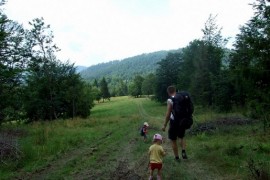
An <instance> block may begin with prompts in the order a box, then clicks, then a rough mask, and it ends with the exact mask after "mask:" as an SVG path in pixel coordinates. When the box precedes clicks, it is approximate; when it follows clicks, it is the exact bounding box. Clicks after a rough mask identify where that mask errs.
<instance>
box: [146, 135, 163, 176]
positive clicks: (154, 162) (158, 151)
mask: <svg viewBox="0 0 270 180" xmlns="http://www.w3.org/2000/svg"><path fill="white" fill-rule="evenodd" d="M153 143H154V144H153V145H151V146H150V148H149V156H150V177H149V180H152V179H153V174H154V170H155V169H157V170H158V175H157V180H161V169H162V158H163V156H165V151H164V149H163V147H162V146H161V144H162V136H161V135H160V134H155V135H154V137H153Z"/></svg>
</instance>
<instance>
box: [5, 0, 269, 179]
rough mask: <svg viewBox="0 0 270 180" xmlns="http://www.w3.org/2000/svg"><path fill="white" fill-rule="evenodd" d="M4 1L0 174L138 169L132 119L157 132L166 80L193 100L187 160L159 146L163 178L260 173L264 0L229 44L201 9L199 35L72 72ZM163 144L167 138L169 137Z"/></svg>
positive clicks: (264, 117)
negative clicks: (175, 157) (176, 46)
mask: <svg viewBox="0 0 270 180" xmlns="http://www.w3.org/2000/svg"><path fill="white" fill-rule="evenodd" d="M5 3H7V2H6V1H5V0H0V175H1V176H0V177H1V178H3V179H63V177H66V178H69V179H73V178H74V179H83V178H84V179H86V178H87V179H99V178H105V179H110V178H111V177H113V178H112V179H121V178H122V179H129V178H134V177H135V179H138V180H139V179H143V178H144V177H146V176H148V174H147V173H148V172H146V170H145V167H146V166H147V168H148V164H147V163H148V161H146V159H148V158H147V156H146V153H145V152H146V151H145V149H147V148H149V147H148V145H150V142H151V140H149V141H148V142H147V143H145V142H142V141H140V139H139V137H138V132H137V131H138V127H139V126H140V125H141V124H142V123H143V122H144V121H148V122H149V124H151V128H150V129H149V131H150V134H151V135H152V134H153V133H154V132H160V130H161V126H162V124H163V120H164V112H165V110H166V106H165V102H166V100H167V98H168V95H167V92H166V89H167V87H168V86H170V85H174V86H176V88H177V90H179V91H188V92H189V93H190V94H191V98H192V100H193V102H194V105H195V112H194V125H193V127H192V129H190V130H189V131H188V136H187V139H188V142H189V143H190V146H189V147H188V150H189V153H190V157H191V160H190V161H186V162H181V163H180V165H179V166H178V165H175V164H174V163H175V162H174V161H173V158H171V157H172V156H173V155H172V151H171V150H169V151H168V152H169V153H168V157H165V160H164V163H165V164H166V166H165V168H164V171H165V172H166V174H164V177H165V179H166V178H167V179H173V178H176V179H179V178H184V179H201V178H202V179H217V177H218V178H223V179H247V178H250V177H252V178H254V179H263V178H266V179H267V178H268V179H269V176H270V173H269V168H270V166H269V158H267V157H269V153H270V145H269V129H270V111H269V109H270V59H269V58H270V2H269V0H256V1H255V2H254V3H253V4H252V5H251V6H252V7H253V10H254V14H253V16H252V17H251V18H250V20H249V21H247V22H246V23H245V24H243V25H241V27H240V29H239V30H240V31H239V34H237V35H236V37H234V39H235V41H234V44H233V46H232V47H231V48H227V46H226V45H227V43H228V38H227V37H223V36H222V27H220V26H219V25H218V24H217V20H218V16H217V15H212V14H210V16H209V18H208V19H207V20H206V22H205V24H204V27H202V36H201V38H198V39H194V40H192V41H191V42H189V44H187V45H186V46H185V47H181V48H180V47H179V49H177V50H171V51H165V50H161V51H158V52H153V53H145V54H142V55H138V56H135V57H129V58H126V59H123V60H121V61H120V60H115V61H111V62H109V63H101V64H98V65H95V66H92V67H89V68H88V69H85V70H83V71H81V72H78V69H77V67H76V66H75V65H74V64H73V63H70V62H69V61H66V60H63V59H59V58H58V57H57V56H56V54H57V52H59V51H60V48H59V47H58V46H57V45H56V44H55V43H54V35H53V31H52V30H51V27H50V25H48V24H46V23H45V20H44V19H43V18H35V19H33V20H32V21H30V22H29V26H28V27H29V28H24V27H23V26H22V25H21V24H19V23H18V22H16V21H13V20H11V19H9V18H8V17H7V15H6V14H5V12H4V8H3V7H4V5H5ZM163 111H164V112H163ZM139 128H140V127H139ZM161 133H163V132H161ZM163 136H164V137H165V135H163ZM164 139H165V140H166V138H164ZM228 139H229V140H228ZM164 147H165V148H166V149H169V148H171V146H170V144H169V141H166V142H165V141H164ZM123 152H124V153H128V155H125V154H124V153H123ZM209 152H211V153H209ZM123 154H124V155H123ZM104 162H108V164H109V163H110V165H111V166H110V167H108V166H109V165H106V166H104ZM178 167H180V168H178ZM191 167H192V168H191Z"/></svg>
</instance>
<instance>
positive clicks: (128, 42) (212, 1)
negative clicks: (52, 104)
mask: <svg viewBox="0 0 270 180" xmlns="http://www.w3.org/2000/svg"><path fill="white" fill-rule="evenodd" d="M248 3H251V1H250V0H237V1H235V0H219V1H217V0H204V1H200V0H167V1H165V0H129V1H126V0H87V1H86V0H77V1H71V0H65V1H63V0H57V1H55V0H23V1H18V0H9V1H8V3H7V5H6V12H7V14H8V16H9V17H10V18H11V19H14V20H17V21H18V22H20V23H23V24H24V25H25V26H26V27H27V22H28V21H30V20H31V19H33V18H36V17H44V19H45V22H46V23H48V24H51V28H52V30H53V32H54V35H55V42H56V44H57V45H58V46H59V47H60V48H61V50H62V51H61V52H59V53H58V56H59V58H60V59H63V60H67V59H70V60H71V62H76V64H77V65H92V64H97V63H100V62H104V61H108V60H114V59H123V58H125V57H129V56H133V55H137V54H141V53H145V52H152V51H157V50H163V49H165V50H168V49H176V48H180V47H184V46H186V45H187V44H188V43H189V42H190V41H192V40H194V39H195V38H200V37H201V36H202V33H201V29H202V28H203V25H204V22H205V21H206V20H207V18H208V16H209V14H210V13H212V14H218V24H219V25H220V26H222V27H223V35H224V36H235V35H236V33H238V32H239V31H238V28H239V25H241V24H244V23H245V22H246V21H247V20H248V19H249V17H251V15H252V8H251V7H250V6H248ZM239 12H241V13H239Z"/></svg>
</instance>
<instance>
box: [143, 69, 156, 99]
mask: <svg viewBox="0 0 270 180" xmlns="http://www.w3.org/2000/svg"><path fill="white" fill-rule="evenodd" d="M155 84H156V77H155V75H154V74H152V73H151V74H149V75H148V76H146V77H145V78H144V81H143V83H142V94H144V95H148V96H149V95H153V94H154V92H155Z"/></svg>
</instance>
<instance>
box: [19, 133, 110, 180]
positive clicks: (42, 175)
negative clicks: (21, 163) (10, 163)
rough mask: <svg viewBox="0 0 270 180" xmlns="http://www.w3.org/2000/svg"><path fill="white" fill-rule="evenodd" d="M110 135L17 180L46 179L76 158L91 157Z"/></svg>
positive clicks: (68, 153)
mask: <svg viewBox="0 0 270 180" xmlns="http://www.w3.org/2000/svg"><path fill="white" fill-rule="evenodd" d="M111 134H112V132H107V133H106V134H105V135H104V136H102V137H100V138H99V139H98V140H97V141H96V143H95V145H92V146H87V147H82V148H76V149H74V150H71V151H69V152H67V153H66V154H64V155H63V156H61V157H60V158H59V159H57V160H55V161H52V162H51V163H49V164H48V165H47V166H46V167H43V168H41V169H38V170H36V171H35V172H33V173H28V174H23V175H21V176H20V177H18V179H47V177H48V176H49V175H51V174H54V172H56V171H57V170H59V169H61V167H63V166H64V165H65V164H67V163H69V162H71V161H73V160H74V159H76V158H78V157H83V156H89V155H93V154H94V153H95V152H96V151H97V148H96V147H97V146H98V144H99V143H102V142H103V141H105V140H106V139H107V137H109V136H110V135H111Z"/></svg>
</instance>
